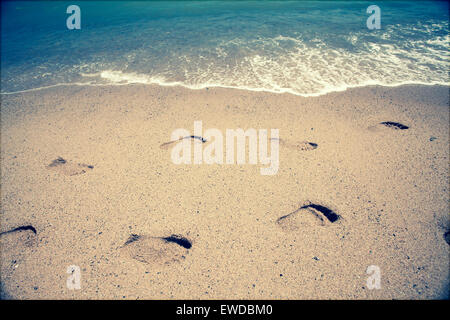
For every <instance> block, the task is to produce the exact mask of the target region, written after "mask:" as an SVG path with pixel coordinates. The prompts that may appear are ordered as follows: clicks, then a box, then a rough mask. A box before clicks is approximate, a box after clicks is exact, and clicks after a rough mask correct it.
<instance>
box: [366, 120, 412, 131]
mask: <svg viewBox="0 0 450 320" xmlns="http://www.w3.org/2000/svg"><path fill="white" fill-rule="evenodd" d="M380 125H382V126H385V127H388V128H391V129H394V130H407V129H409V127H408V126H406V125H404V124H401V123H398V122H393V121H383V122H380V123H379V124H378V125H373V126H370V127H368V129H369V130H370V131H378V130H380V127H381V126H380Z"/></svg>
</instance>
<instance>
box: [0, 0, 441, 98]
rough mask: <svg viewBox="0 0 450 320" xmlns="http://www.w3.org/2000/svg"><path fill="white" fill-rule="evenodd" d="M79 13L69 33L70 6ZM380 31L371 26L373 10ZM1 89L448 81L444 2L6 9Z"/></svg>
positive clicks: (298, 90) (315, 88)
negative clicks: (77, 25)
mask: <svg viewBox="0 0 450 320" xmlns="http://www.w3.org/2000/svg"><path fill="white" fill-rule="evenodd" d="M71 4H76V5H78V6H79V7H80V9H81V30H68V29H67V27H66V19H67V17H68V16H69V14H67V13H66V8H67V7H68V6H69V5H71ZM371 4H376V5H378V6H379V7H380V9H381V29H380V30H369V29H368V28H367V26H366V20H367V18H368V17H369V16H370V14H368V13H366V9H367V7H368V6H369V5H371ZM1 9H2V11H1V92H2V93H10V92H17V91H23V90H30V89H36V88H41V87H47V86H53V85H60V84H90V85H102V84H111V83H113V84H117V85H126V84H129V83H158V84H163V85H184V86H187V87H189V88H204V87H212V86H223V87H236V88H245V89H250V90H264V91H272V92H291V93H295V94H299V95H305V96H307V95H318V94H323V93H326V92H330V91H335V90H343V89H345V88H348V87H354V86H362V85H367V84H382V85H399V84H403V83H424V84H447V85H448V83H449V66H450V60H449V57H450V54H449V7H448V3H447V2H446V1H137V2H131V1H114V2H109V1H89V2H88V1H73V2H65V1H53V2H44V1H35V2H11V1H9V2H2V5H1Z"/></svg>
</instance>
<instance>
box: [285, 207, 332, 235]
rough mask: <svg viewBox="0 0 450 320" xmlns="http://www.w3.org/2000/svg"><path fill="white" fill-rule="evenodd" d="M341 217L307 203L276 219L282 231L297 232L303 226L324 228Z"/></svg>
mask: <svg viewBox="0 0 450 320" xmlns="http://www.w3.org/2000/svg"><path fill="white" fill-rule="evenodd" d="M339 219H341V216H340V215H338V214H336V213H335V212H334V211H333V210H331V209H328V208H327V207H325V206H322V205H320V204H314V203H310V202H307V203H306V204H305V205H303V206H301V207H300V208H298V209H297V210H295V211H294V212H291V213H290V214H288V215H285V216H282V217H280V218H278V219H277V224H278V225H279V226H280V227H281V228H282V229H283V230H284V231H295V230H299V229H300V228H301V227H304V226H326V225H329V224H331V223H335V222H336V221H338V220H339Z"/></svg>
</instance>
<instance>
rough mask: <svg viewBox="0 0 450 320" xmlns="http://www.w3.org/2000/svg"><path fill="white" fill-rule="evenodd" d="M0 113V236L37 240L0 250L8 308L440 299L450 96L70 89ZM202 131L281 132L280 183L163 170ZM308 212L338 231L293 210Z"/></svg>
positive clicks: (16, 102) (379, 90) (11, 241)
mask: <svg viewBox="0 0 450 320" xmlns="http://www.w3.org/2000/svg"><path fill="white" fill-rule="evenodd" d="M1 99H2V106H1V229H0V231H2V232H5V231H8V230H12V229H14V228H17V227H20V226H32V227H33V228H35V231H36V233H34V231H33V230H31V229H30V228H28V229H26V230H16V231H13V232H9V233H5V234H2V235H1V236H0V241H1V292H2V295H3V298H13V299H436V298H448V295H449V293H448V290H449V286H448V284H449V244H448V243H447V242H446V240H445V236H444V234H445V233H446V232H448V231H449V228H450V224H449V207H448V206H449V189H448V187H449V184H448V173H449V172H448V168H449V105H448V102H449V89H448V87H442V86H413V85H408V86H401V87H395V88H394V87H392V88H390V87H379V86H371V87H364V88H354V89H349V90H347V91H344V92H336V93H329V94H327V95H323V96H319V97H300V96H295V95H291V94H275V93H267V92H250V91H244V90H237V89H226V88H209V89H202V90H190V89H186V88H182V87H161V86H156V85H154V86H153V85H127V86H99V87H82V86H72V87H68V86H67V87H56V88H50V89H45V90H39V91H33V92H26V93H20V94H12V95H2V96H1ZM196 120H201V121H202V123H203V130H206V129H208V128H217V129H219V130H221V131H222V132H225V130H226V129H227V128H229V129H236V128H242V129H244V130H246V129H248V128H255V129H271V128H274V129H279V132H280V139H281V140H282V142H283V143H280V167H279V170H278V173H277V174H276V175H272V176H270V175H261V174H260V168H261V167H264V166H263V165H261V164H256V165H254V164H253V165H252V164H245V165H237V164H235V165H227V164H214V165H207V164H202V165H176V164H174V163H173V162H172V160H171V151H170V150H171V149H170V148H161V147H160V145H161V144H163V143H165V142H168V141H170V140H171V133H172V132H173V131H174V130H175V129H177V128H185V129H187V130H189V131H190V132H193V124H194V121H196ZM385 121H393V122H399V123H401V124H404V125H406V126H408V127H409V128H408V129H407V130H398V129H397V130H396V129H395V127H387V126H384V125H381V124H380V122H385ZM303 141H308V142H313V143H315V144H317V148H315V149H311V150H302V148H299V147H298V145H299V144H301V143H302V142H303ZM58 157H61V160H57V159H58ZM62 159H63V160H62ZM54 160H57V161H56V162H53V161H54ZM52 163H53V165H50V164H52ZM49 165H50V166H49ZM307 204H317V205H321V206H324V207H326V208H329V209H330V210H332V211H334V212H335V213H336V214H338V215H339V216H340V218H339V219H338V220H337V221H335V222H330V221H328V220H327V219H322V220H323V221H320V219H318V216H320V212H317V210H316V211H314V210H311V208H309V209H308V208H305V209H301V210H299V211H297V210H298V209H299V208H300V207H302V206H304V205H307ZM296 211H297V212H296ZM293 212H296V213H294V214H292V215H290V216H289V217H288V218H284V219H281V220H279V218H280V217H283V216H287V215H289V214H290V213H293ZM314 212H315V214H313V213H314ZM322 218H323V216H322ZM171 235H179V236H180V237H178V238H175V240H173V239H174V238H172V240H173V241H169V240H168V239H162V238H164V237H169V236H171ZM184 239H186V240H184ZM181 240H183V241H187V242H188V243H189V245H190V247H189V248H187V247H185V246H182V245H179V244H177V243H176V242H177V241H178V242H181ZM72 265H74V266H79V268H80V271H81V289H79V290H69V289H68V287H67V278H68V277H69V276H70V274H68V273H67V270H68V267H69V266H72ZM371 265H375V266H378V267H379V270H380V272H381V274H380V276H381V278H380V279H381V288H380V289H370V288H368V286H367V283H366V282H367V278H368V277H369V274H367V273H366V270H367V268H368V267H369V266H371Z"/></svg>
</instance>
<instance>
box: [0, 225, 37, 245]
mask: <svg viewBox="0 0 450 320" xmlns="http://www.w3.org/2000/svg"><path fill="white" fill-rule="evenodd" d="M36 241H37V231H36V229H35V228H34V227H33V226H32V225H27V226H20V227H17V228H14V229H11V230H9V231H4V232H0V247H1V248H2V250H5V251H7V248H16V249H17V248H18V247H20V246H25V247H33V246H34V245H36Z"/></svg>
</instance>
